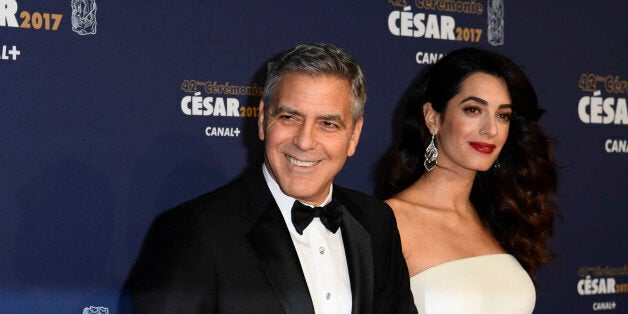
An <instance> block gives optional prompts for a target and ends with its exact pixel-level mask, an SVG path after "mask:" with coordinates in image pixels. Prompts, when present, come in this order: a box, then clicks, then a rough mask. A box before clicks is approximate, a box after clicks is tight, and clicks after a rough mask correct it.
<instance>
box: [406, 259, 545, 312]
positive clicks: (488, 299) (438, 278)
mask: <svg viewBox="0 0 628 314" xmlns="http://www.w3.org/2000/svg"><path fill="white" fill-rule="evenodd" d="M410 288H411V290H412V294H413V296H414V303H415V304H416V307H417V309H418V310H419V313H422V314H441V313H442V314H461V313H462V314H466V313H469V314H471V313H478V314H501V313H507V314H523V313H525V314H529V313H532V310H533V309H534V303H535V301H536V293H535V290H534V284H533V283H532V280H531V279H530V277H529V276H528V273H526V271H525V270H524V269H523V267H521V265H520V264H519V262H517V259H515V257H514V256H512V255H509V254H491V255H482V256H475V257H469V258H464V259H459V260H455V261H451V262H447V263H443V264H440V265H436V266H434V267H431V268H428V269H426V270H424V271H422V272H420V273H418V274H416V275H414V276H412V277H411V278H410Z"/></svg>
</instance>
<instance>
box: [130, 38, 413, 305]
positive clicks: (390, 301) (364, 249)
mask: <svg viewBox="0 0 628 314" xmlns="http://www.w3.org/2000/svg"><path fill="white" fill-rule="evenodd" d="M365 102H366V87H365V80H364V76H363V74H362V71H361V69H360V67H359V65H358V64H357V63H356V62H355V61H354V60H353V59H352V58H351V57H350V56H349V55H347V54H346V53H345V52H344V51H342V50H340V49H338V48H336V47H334V46H332V45H328V44H306V45H300V46H297V47H295V48H293V49H291V50H289V51H287V52H285V53H283V54H282V55H281V56H279V57H278V59H277V60H276V61H275V62H273V63H271V64H269V74H268V78H267V81H266V85H265V87H264V96H263V98H262V101H261V102H260V105H259V106H260V111H259V112H260V115H259V120H258V128H259V138H260V139H261V140H263V141H264V146H265V148H264V151H265V152H264V157H265V158H264V163H263V164H262V165H260V166H259V167H258V168H256V169H254V171H252V172H250V173H247V174H245V175H243V176H242V177H241V178H239V179H236V180H235V181H234V182H232V183H230V184H228V185H226V186H224V187H222V188H219V189H217V190H215V191H212V192H210V193H208V194H205V195H203V196H200V197H199V198H196V199H194V200H192V201H189V202H187V203H184V204H182V205H180V206H178V207H176V208H174V209H171V210H169V211H167V212H165V213H164V214H162V215H160V216H159V217H158V218H157V219H156V220H155V222H154V223H153V225H152V227H151V229H150V231H149V233H148V235H147V238H146V240H145V243H144V246H143V248H142V252H141V253H140V256H139V258H138V260H137V261H136V264H135V266H134V267H133V270H132V271H131V274H130V277H129V279H128V281H127V284H126V286H125V291H128V292H130V294H129V295H130V296H131V303H132V306H133V309H134V312H136V313H284V312H285V313H314V312H316V313H408V312H413V311H414V310H415V309H414V303H413V302H412V296H411V293H410V288H409V278H408V271H407V267H406V265H405V261H404V258H403V256H402V253H401V247H400V242H399V234H398V231H397V228H396V224H395V220H394V217H393V215H392V212H391V210H390V208H389V207H387V206H386V205H384V204H383V203H381V202H379V201H377V200H375V199H373V198H371V197H369V196H367V195H365V194H362V193H360V192H357V191H352V190H349V189H345V188H342V187H340V186H337V185H334V184H333V179H334V177H335V176H336V174H337V173H338V172H339V171H340V169H341V168H342V166H343V165H344V163H345V161H346V159H347V157H349V156H352V155H353V154H354V152H355V149H356V146H357V144H358V140H359V138H360V132H361V130H362V124H363V111H364V103H365Z"/></svg>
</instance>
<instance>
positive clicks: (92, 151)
mask: <svg viewBox="0 0 628 314" xmlns="http://www.w3.org/2000/svg"><path fill="white" fill-rule="evenodd" d="M626 12H628V2H626V1H624V0H608V1H606V0H604V1H596V2H591V1H586V0H574V1H541V0H533V1H514V0H479V1H475V0H371V1H353V0H349V1H330V0H319V1H307V2H302V1H208V0H178V1H174V0H153V1H121V0H108V1H102V0H55V1H41V0H31V1H26V0H0V150H1V151H2V152H1V153H0V312H1V313H116V312H117V310H118V296H119V293H120V288H121V286H122V284H123V282H124V280H125V279H126V276H127V275H128V272H129V270H130V268H131V266H132V264H133V262H134V260H135V258H136V257H137V254H138V252H139V249H140V247H141V243H142V240H143V238H144V236H145V233H146V231H147V229H148V227H149V225H150V223H151V222H152V220H153V219H154V218H155V217H156V216H157V215H158V214H159V213H161V212H163V211H165V210H167V209H168V208H171V207H173V206H175V205H177V204H179V203H181V202H184V201H186V200H189V199H191V198H193V197H195V196H198V195H200V194H203V193H205V192H207V191H210V190H212V189H214V188H216V187H219V186H221V185H223V184H225V183H227V182H229V181H230V180H232V179H233V178H235V177H236V176H238V175H239V174H241V173H242V172H243V170H244V169H246V168H247V167H250V166H251V165H257V162H258V161H259V159H260V152H261V151H260V148H261V145H260V142H259V140H258V139H257V127H256V119H257V116H258V114H259V112H258V108H257V105H258V103H259V100H260V97H261V95H262V89H263V85H264V79H265V74H266V73H265V72H266V62H267V61H268V60H270V59H272V58H273V57H275V56H276V55H277V54H279V53H281V52H282V51H284V50H286V49H288V48H290V47H292V46H294V45H296V44H299V43H305V42H329V43H332V44H334V45H337V46H339V47H342V48H344V49H345V50H346V51H348V52H349V53H350V54H351V55H352V56H353V57H354V58H355V59H356V60H357V61H358V62H360V64H361V65H362V67H363V69H364V71H365V74H366V78H367V86H368V96H369V100H368V102H367V105H366V115H365V119H366V120H365V127H364V130H363V133H362V139H361V141H360V145H359V147H358V151H357V153H356V155H355V156H354V157H352V158H350V159H349V160H348V162H347V164H346V166H345V168H344V169H343V171H342V172H341V174H340V175H339V177H338V178H337V180H336V182H337V183H339V184H342V185H345V186H348V187H352V188H355V189H358V190H361V191H363V192H366V193H371V194H372V193H373V191H374V187H375V181H374V180H375V179H374V178H375V166H376V163H377V161H378V160H379V158H380V157H381V156H382V155H383V154H384V152H385V151H386V150H387V149H388V148H389V146H390V144H391V143H392V137H393V130H394V126H393V123H394V122H393V120H394V119H393V116H394V115H395V114H398V113H399V105H400V102H401V100H402V95H403V94H404V93H405V92H406V90H407V88H408V86H409V84H410V82H411V81H412V80H413V79H414V78H415V77H416V75H417V74H418V73H419V72H420V71H421V70H422V69H423V68H424V67H425V66H426V65H428V64H431V63H434V62H436V61H437V60H438V59H439V58H441V57H443V56H444V55H446V54H447V53H448V52H449V51H451V50H453V49H456V48H460V47H463V46H475V47H480V48H484V49H490V50H494V51H498V52H500V53H503V54H505V55H507V56H509V57H510V58H512V59H513V60H514V61H515V62H517V63H518V64H519V65H521V67H522V68H523V69H524V71H525V72H526V73H527V74H528V75H529V76H530V78H531V80H532V82H533V84H534V86H535V88H536V91H537V93H538V96H539V102H540V104H541V106H542V107H544V108H545V109H547V113H546V114H545V115H544V116H543V118H542V119H541V125H542V126H543V128H544V129H545V130H546V131H547V132H548V133H549V134H551V135H552V136H553V138H554V141H553V149H554V153H555V156H556V159H557V161H558V163H559V164H560V165H561V166H562V167H561V170H560V181H559V183H560V185H559V210H560V213H561V215H562V218H561V219H559V220H557V222H556V228H557V229H556V236H555V239H554V242H553V247H554V249H555V251H556V253H557V254H558V257H557V259H556V260H555V261H554V262H552V263H550V264H547V265H544V266H543V267H542V268H541V270H540V272H539V274H538V275H537V278H536V279H537V283H538V285H537V304H536V310H535V313H590V312H599V311H601V312H611V313H628V266H627V265H628V241H627V239H626V238H627V235H628V233H627V232H626V230H628V226H627V225H628V219H627V217H628V214H627V210H628V184H627V181H626V180H627V176H626V175H627V174H628V127H627V125H628V107H627V104H626V99H627V98H628V66H627V64H628V62H626V56H628V25H627V24H628V23H627V22H628V21H627V20H626Z"/></svg>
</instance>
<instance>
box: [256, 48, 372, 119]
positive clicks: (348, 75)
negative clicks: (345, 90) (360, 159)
mask: <svg viewBox="0 0 628 314" xmlns="http://www.w3.org/2000/svg"><path fill="white" fill-rule="evenodd" d="M286 73H298V74H307V75H311V76H314V77H319V76H325V75H332V76H336V77H339V78H342V79H346V80H347V81H348V82H349V83H350V85H351V98H352V102H353V103H352V106H351V114H352V115H353V123H354V124H355V122H356V121H358V119H360V118H362V116H363V115H364V104H365V103H366V80H365V78H364V74H363V73H362V69H360V65H359V64H358V63H357V62H356V61H355V60H354V59H353V58H352V57H351V56H350V55H349V54H347V53H346V52H344V51H343V50H342V49H340V48H338V47H335V46H333V45H330V44H325V43H311V44H303V45H299V46H296V47H294V48H292V49H290V50H289V51H287V52H284V53H283V54H281V55H280V56H279V57H278V58H277V60H276V61H274V62H269V63H268V77H267V79H266V85H265V86H264V96H263V97H262V99H263V100H264V103H265V104H266V105H265V106H264V111H265V113H267V112H268V108H270V107H271V105H272V104H274V102H275V101H276V97H277V95H276V92H277V86H279V82H280V81H281V79H282V77H283V76H284V75H285V74H286Z"/></svg>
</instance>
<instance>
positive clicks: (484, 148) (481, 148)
mask: <svg viewBox="0 0 628 314" xmlns="http://www.w3.org/2000/svg"><path fill="white" fill-rule="evenodd" d="M469 145H471V147H473V149H475V150H477V151H478V152H480V153H482V154H490V153H492V152H493V151H494V150H495V145H493V144H488V143H482V142H470V143H469Z"/></svg>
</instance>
